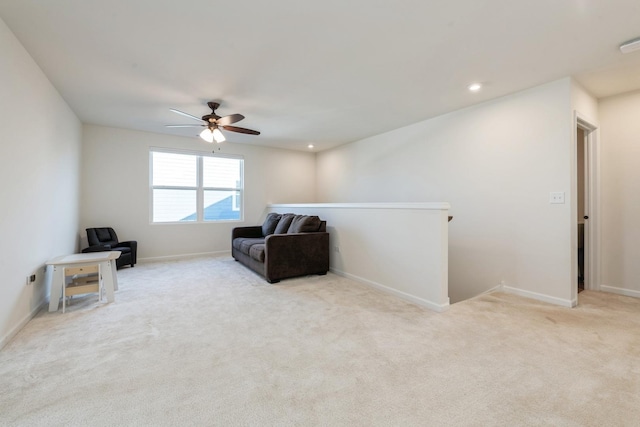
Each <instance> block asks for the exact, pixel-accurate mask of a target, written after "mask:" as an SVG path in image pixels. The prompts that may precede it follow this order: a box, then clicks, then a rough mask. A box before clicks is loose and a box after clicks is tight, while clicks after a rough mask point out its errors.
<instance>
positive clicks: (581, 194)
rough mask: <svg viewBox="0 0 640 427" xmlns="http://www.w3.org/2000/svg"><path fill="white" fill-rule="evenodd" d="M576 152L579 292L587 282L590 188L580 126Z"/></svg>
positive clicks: (585, 151)
mask: <svg viewBox="0 0 640 427" xmlns="http://www.w3.org/2000/svg"><path fill="white" fill-rule="evenodd" d="M576 136H577V138H576V144H577V146H576V152H577V158H578V162H577V172H578V175H577V177H576V180H577V184H578V191H577V195H578V209H577V212H578V216H577V218H576V220H577V226H578V228H577V230H576V232H577V234H578V293H580V292H582V291H584V282H585V276H586V275H585V256H584V253H585V241H584V233H585V230H584V229H585V222H586V221H588V219H589V216H588V215H587V209H586V207H587V206H586V199H587V197H588V189H587V185H586V183H587V182H588V179H587V175H586V174H587V173H588V162H587V150H586V145H587V141H586V138H585V131H584V129H582V128H580V127H578V128H577V129H576Z"/></svg>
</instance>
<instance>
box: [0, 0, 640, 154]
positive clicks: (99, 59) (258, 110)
mask: <svg viewBox="0 0 640 427" xmlns="http://www.w3.org/2000/svg"><path fill="white" fill-rule="evenodd" d="M0 17H2V19H3V20H4V22H5V23H6V24H7V25H8V26H9V27H10V28H11V30H12V31H13V32H14V34H15V35H16V36H17V38H18V39H19V40H20V41H21V43H22V44H23V45H24V47H25V48H26V49H27V51H29V53H30V54H31V56H32V57H33V58H34V59H35V61H36V62H37V63H38V65H39V66H40V67H41V68H42V69H43V70H44V72H45V74H46V75H47V76H48V77H49V79H50V80H51V82H52V83H53V85H54V86H55V87H56V88H57V89H58V90H59V91H60V93H61V94H62V96H63V97H64V98H65V99H66V100H67V102H68V103H69V105H70V106H71V108H72V109H73V110H74V111H75V113H76V114H77V115H78V117H79V118H80V119H81V120H82V121H83V122H84V123H93V124H99V125H105V126H115V127H122V128H128V129H137V130H143V131H149V132H156V133H169V134H174V135H182V136H195V135H196V134H197V131H198V130H197V129H195V128H194V129H195V130H194V129H188V128H187V129H167V128H165V127H164V125H165V124H181V123H189V119H184V118H182V117H181V116H179V115H177V114H175V113H172V112H170V111H169V108H177V109H179V110H182V111H185V112H188V113H191V114H193V115H196V116H202V115H204V114H207V113H208V112H209V111H210V110H208V108H207V107H206V101H209V100H216V101H219V102H221V104H222V106H221V107H220V108H219V109H218V111H217V112H218V113H219V114H220V115H227V114H232V113H241V114H243V115H244V116H245V117H246V118H245V119H244V120H243V121H242V122H240V123H238V124H237V125H238V126H242V127H247V128H251V129H256V130H259V131H261V132H262V134H261V135H260V136H249V135H241V134H234V133H231V132H227V133H226V135H227V139H228V141H229V142H238V143H248V144H256V145H268V146H277V147H284V148H291V149H300V150H307V144H309V143H313V144H315V146H316V150H323V149H326V148H329V147H332V146H336V145H340V144H344V143H347V142H351V141H354V140H358V139H361V138H364V137H367V136H370V135H375V134H379V133H382V132H385V131H388V130H392V129H395V128H398V127H401V126H405V125H408V124H411V123H415V122H418V121H421V120H424V119H427V118H429V117H433V116H436V115H439V114H442V113H446V112H449V111H453V110H456V109H459V108H462V107H465V106H468V105H472V104H475V103H478V102H482V101H485V100H488V99H492V98H496V97H499V96H502V95H505V94H508V93H511V92H515V91H518V90H522V89H525V88H528V87H532V86H536V85H539V84H541V83H545V82H548V81H552V80H555V79H558V78H562V77H566V76H574V77H575V78H576V79H577V80H578V81H579V82H581V83H582V84H583V85H584V86H585V87H586V88H587V89H588V90H589V91H590V92H591V93H592V94H593V95H595V96H596V97H604V96H609V95H613V94H617V93H621V92H627V91H630V90H637V89H640V52H637V53H634V54H629V55H622V54H621V53H620V51H619V49H618V46H619V45H620V43H622V42H624V41H627V40H629V39H633V38H635V37H638V36H640V1H638V0H607V1H603V0H563V1H558V0H538V1H535V2H532V1H529V2H524V1H507V0H450V1H446V2H445V1H435V0H413V1H407V0H394V1H391V0H389V1H385V0H348V1H346V0H341V1H336V0H323V1H313V2H312V1H303V0H272V1H269V2H266V1H260V0H247V1H242V0H236V1H218V0H181V1H176V0H173V1H168V0H106V1H105V0H57V1H43V0H2V1H0ZM474 81H480V82H483V83H484V84H485V87H484V89H483V90H482V91H481V92H480V93H476V94H472V93H470V92H469V91H467V89H466V87H467V85H468V84H469V83H471V82H474Z"/></svg>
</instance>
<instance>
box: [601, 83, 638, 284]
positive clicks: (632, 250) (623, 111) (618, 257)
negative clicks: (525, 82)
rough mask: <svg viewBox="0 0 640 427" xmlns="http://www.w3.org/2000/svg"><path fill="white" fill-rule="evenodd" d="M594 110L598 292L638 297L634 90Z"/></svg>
mask: <svg viewBox="0 0 640 427" xmlns="http://www.w3.org/2000/svg"><path fill="white" fill-rule="evenodd" d="M599 106H600V109H599V119H600V139H601V145H600V157H601V193H602V196H601V209H602V212H601V219H602V220H601V230H602V232H601V233H602V266H601V279H602V286H601V289H602V290H607V291H612V292H618V293H622V294H627V295H631V296H636V297H640V263H639V262H638V260H639V259H640V245H639V244H638V242H640V223H639V222H638V218H640V196H639V192H638V191H639V189H640V168H639V167H638V165H640V120H639V119H638V117H640V91H637V92H631V93H627V94H623V95H619V96H614V97H610V98H604V99H601V100H600V102H599Z"/></svg>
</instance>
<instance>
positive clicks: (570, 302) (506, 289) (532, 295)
mask: <svg viewBox="0 0 640 427" xmlns="http://www.w3.org/2000/svg"><path fill="white" fill-rule="evenodd" d="M502 291H503V292H506V293H509V294H513V295H518V296H521V297H525V298H531V299H535V300H538V301H543V302H548V303H549V304H555V305H560V306H562V307H569V308H573V307H576V306H577V305H578V300H575V299H574V300H569V299H562V298H556V297H552V296H549V295H545V294H539V293H537V292H531V291H525V290H524V289H518V288H512V287H511V286H506V285H503V286H502Z"/></svg>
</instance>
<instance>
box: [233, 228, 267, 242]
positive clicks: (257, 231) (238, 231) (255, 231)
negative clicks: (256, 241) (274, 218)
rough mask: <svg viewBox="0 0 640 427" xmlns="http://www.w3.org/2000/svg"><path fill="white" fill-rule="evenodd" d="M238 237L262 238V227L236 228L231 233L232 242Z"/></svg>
mask: <svg viewBox="0 0 640 427" xmlns="http://www.w3.org/2000/svg"><path fill="white" fill-rule="evenodd" d="M236 237H249V238H258V237H262V226H260V225H254V226H251V227H236V228H234V229H233V231H232V232H231V241H233V239H235V238H236Z"/></svg>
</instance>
